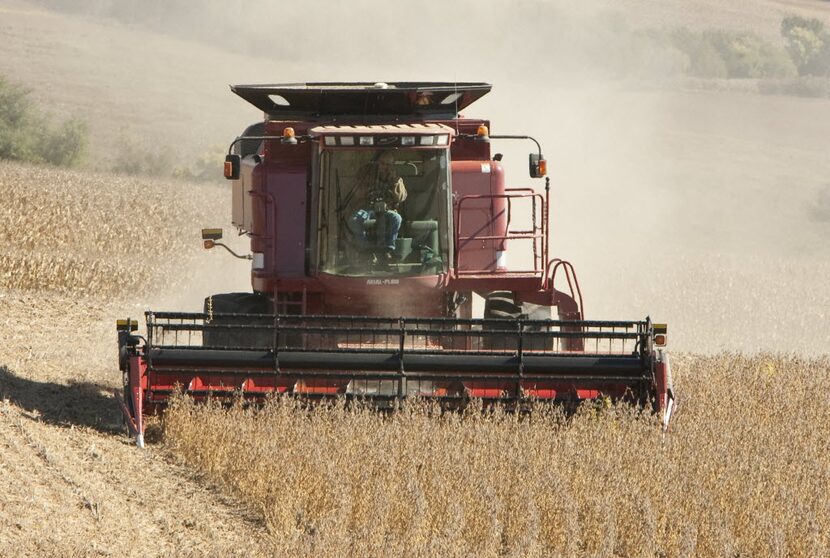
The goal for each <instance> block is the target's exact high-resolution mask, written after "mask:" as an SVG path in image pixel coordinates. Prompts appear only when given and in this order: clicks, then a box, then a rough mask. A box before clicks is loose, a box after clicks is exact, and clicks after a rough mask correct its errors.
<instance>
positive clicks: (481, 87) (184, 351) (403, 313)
mask: <svg viewBox="0 0 830 558" xmlns="http://www.w3.org/2000/svg"><path fill="white" fill-rule="evenodd" d="M490 88H491V86H490V85H489V84H485V83H423V82H413V83H374V84H372V83H310V84H286V85H239V86H235V87H232V88H231V90H232V91H233V92H234V93H236V94H237V95H239V96H240V97H242V98H243V99H245V100H246V101H248V102H249V103H251V104H253V105H254V106H256V107H257V108H259V109H261V110H262V111H263V112H264V113H265V118H264V121H263V122H259V123H256V124H254V125H252V126H250V127H248V128H247V129H246V130H245V132H244V133H243V135H242V136H240V137H238V138H236V139H235V140H234V141H233V142H232V144H231V147H230V149H229V154H228V156H227V158H226V161H225V176H226V178H228V179H231V180H232V181H233V183H232V184H233V186H232V200H233V201H232V207H233V224H234V225H235V226H236V227H237V229H238V231H239V233H240V234H246V235H247V236H248V237H249V238H250V241H251V253H250V254H247V255H242V256H239V255H237V257H242V258H247V259H249V260H250V261H251V265H252V269H251V279H252V285H253V289H252V291H253V292H250V293H229V294H217V295H214V296H211V297H209V298H208V299H206V300H205V306H204V312H201V313H184V312H153V311H149V312H147V313H146V321H147V329H146V337H141V336H138V335H136V334H134V333H133V332H135V331H136V330H137V327H138V324H137V322H136V321H134V320H121V321H119V326H118V330H119V336H118V339H119V349H120V367H121V370H122V372H123V374H124V394H123V397H120V396H119V402H120V404H121V407H122V410H123V412H124V416H125V418H126V421H127V424H128V426H129V428H130V430H131V432H132V434H133V435H135V437H136V441H137V443H138V444H139V445H143V433H144V416H145V415H146V414H148V413H154V412H157V411H158V410H160V409H161V408H163V406H164V405H165V403H166V402H167V400H168V398H169V396H170V395H171V394H172V393H173V392H174V390H176V389H181V390H182V391H184V392H185V393H188V394H190V395H191V396H192V397H193V398H195V399H201V398H207V397H220V398H221V397H232V396H236V395H237V394H241V395H242V396H243V397H245V398H247V399H252V400H256V399H261V398H264V397H265V396H268V395H270V394H290V395H293V396H297V397H304V398H310V399H314V398H318V399H320V398H332V397H346V398H359V399H365V400H370V401H372V402H375V403H376V404H377V405H378V406H387V405H392V404H394V402H395V401H396V400H400V399H403V398H407V397H425V398H436V399H438V400H440V401H441V402H442V404H446V405H447V406H460V405H463V403H464V402H465V401H467V400H469V399H471V398H481V399H483V400H485V402H487V403H502V404H506V405H511V406H521V405H522V404H523V402H527V401H529V400H548V401H566V402H579V401H583V400H587V399H595V398H599V397H610V398H613V399H623V400H630V401H632V402H637V403H639V404H642V405H652V406H653V407H654V410H655V411H656V412H659V413H661V415H662V419H663V423H664V425H667V424H668V421H669V419H670V417H671V412H672V408H673V403H674V398H673V394H672V385H671V372H670V368H669V361H668V355H667V354H666V353H665V352H664V350H663V349H662V347H663V346H665V343H666V326H665V325H658V324H653V323H652V322H651V321H650V320H649V319H645V320H643V321H587V320H585V319H584V317H583V307H582V295H581V292H580V289H579V283H578V282H577V279H576V274H575V272H574V269H573V267H572V266H571V264H570V263H568V262H567V261H563V260H560V259H557V258H551V257H550V254H549V246H548V238H549V228H548V227H549V225H548V223H549V211H550V182H549V179H548V178H546V179H545V184H544V189H543V190H542V189H539V190H542V191H541V192H540V191H539V190H536V189H533V188H528V187H520V188H508V187H507V184H506V179H505V174H504V170H503V168H502V164H501V155H500V154H495V155H494V154H493V153H491V145H492V142H494V141H497V140H499V141H500V140H521V139H524V140H530V141H532V142H533V143H534V144H535V150H534V152H533V153H531V155H530V158H529V167H530V176H531V177H533V178H542V177H545V175H546V162H545V160H544V158H543V157H542V153H541V148H540V146H539V143H538V142H536V140H534V139H533V138H530V137H528V136H516V135H491V134H490V132H489V128H490V123H489V121H487V120H480V119H474V118H464V117H462V116H461V115H460V114H459V111H461V110H464V109H465V108H466V107H468V106H469V105H470V104H471V103H473V102H474V101H476V100H477V99H479V98H480V97H482V96H483V95H485V94H486V93H488V92H489V91H490ZM202 236H203V239H204V244H205V247H206V248H213V247H215V246H221V247H224V248H225V249H227V250H228V251H229V252H231V253H233V252H232V251H231V250H230V248H228V247H227V246H225V245H224V244H222V242H221V241H220V240H221V238H222V231H221V229H204V230H203V231H202ZM508 253H510V254H512V256H513V257H514V258H515V257H517V256H519V257H522V256H524V257H525V258H526V263H525V265H523V266H520V268H518V269H517V268H516V267H510V266H508V258H507V256H508ZM234 255H236V254H234ZM557 279H558V280H559V282H560V283H562V284H563V285H566V287H565V290H558V289H557V288H556V284H557V283H556V281H557ZM474 293H475V294H478V295H480V296H481V297H483V299H484V316H483V318H479V319H475V318H473V310H472V309H473V304H472V300H473V294H474ZM554 307H555V308H556V310H557V318H558V319H555V320H552V319H551V308H554Z"/></svg>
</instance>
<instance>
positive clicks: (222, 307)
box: [202, 293, 274, 349]
mask: <svg viewBox="0 0 830 558" xmlns="http://www.w3.org/2000/svg"><path fill="white" fill-rule="evenodd" d="M204 311H205V314H207V317H206V318H205V325H235V324H237V325H270V324H272V323H273V318H271V315H272V314H273V305H272V303H271V299H269V298H268V297H267V296H264V295H261V294H259V293H223V294H217V295H212V296H209V297H207V298H206V299H205V306H204ZM228 314H265V315H267V316H264V317H262V318H251V317H244V316H229V315H228ZM273 344H274V339H273V333H272V332H271V331H269V330H252V329H247V328H216V329H214V328H205V331H204V333H203V334H202V345H203V346H205V347H236V348H246V349H247V348H266V347H271V346H272V345H273Z"/></svg>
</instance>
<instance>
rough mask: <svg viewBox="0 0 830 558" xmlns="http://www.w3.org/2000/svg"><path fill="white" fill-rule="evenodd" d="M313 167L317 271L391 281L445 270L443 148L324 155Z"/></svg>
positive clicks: (327, 152)
mask: <svg viewBox="0 0 830 558" xmlns="http://www.w3.org/2000/svg"><path fill="white" fill-rule="evenodd" d="M320 161H321V167H320V170H321V172H320V198H319V199H320V205H319V211H320V213H319V223H320V227H319V260H318V261H319V269H320V271H322V272H324V273H331V274H335V275H349V276H391V275H435V274H439V273H443V272H445V271H446V270H447V265H448V261H449V253H448V244H449V243H448V233H449V217H448V215H449V203H450V199H449V195H448V192H449V184H448V177H449V174H448V164H447V149H372V148H369V149H359V150H357V149H354V150H325V151H323V153H322V155H321V159H320Z"/></svg>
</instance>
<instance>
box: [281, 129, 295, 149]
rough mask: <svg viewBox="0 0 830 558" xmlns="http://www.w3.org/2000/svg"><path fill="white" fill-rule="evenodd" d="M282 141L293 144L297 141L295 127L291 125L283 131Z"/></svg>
mask: <svg viewBox="0 0 830 558" xmlns="http://www.w3.org/2000/svg"><path fill="white" fill-rule="evenodd" d="M282 142H283V143H290V144H292V145H293V144H295V143H297V138H296V135H295V134H294V128H292V127H290V126H289V127H287V128H285V129H284V130H283V131H282Z"/></svg>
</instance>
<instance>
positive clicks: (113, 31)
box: [0, 0, 830, 352]
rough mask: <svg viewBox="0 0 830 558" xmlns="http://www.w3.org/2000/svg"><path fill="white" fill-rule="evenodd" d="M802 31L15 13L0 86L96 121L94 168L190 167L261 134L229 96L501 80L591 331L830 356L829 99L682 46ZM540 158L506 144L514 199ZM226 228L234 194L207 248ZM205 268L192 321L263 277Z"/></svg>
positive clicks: (328, 16) (391, 14)
mask: <svg viewBox="0 0 830 558" xmlns="http://www.w3.org/2000/svg"><path fill="white" fill-rule="evenodd" d="M789 14H800V15H803V16H805V17H816V18H819V19H820V20H822V21H824V22H825V23H830V3H827V2H822V1H818V0H816V1H806V0H805V1H733V2H729V3H723V2H715V1H709V0H697V1H695V2H684V1H680V0H678V1H667V2H660V3H651V2H643V1H633V0H630V1H624V2H610V1H607V2H600V1H597V2H579V3H572V2H559V1H553V0H551V1H542V0H524V1H518V2H517V1H512V2H508V1H500V0H487V1H472V0H464V1H458V2H453V3H447V2H438V1H434V0H425V1H421V2H417V3H415V2H396V3H390V2H381V1H366V0H360V1H355V2H349V3H338V2H334V1H318V2H314V3H307V4H300V3H296V4H295V3H273V2H250V1H246V2H242V1H241V0H240V1H229V2H218V1H198V2H187V3H183V2H173V3H171V2H161V1H151V2H141V3H133V2H126V1H115V0H109V1H107V0H100V1H79V2H72V3H70V2H67V1H65V0H42V1H34V0H33V1H30V2H24V1H3V2H0V73H2V74H5V75H6V76H7V77H8V78H11V79H14V80H16V81H18V82H21V83H23V84H25V85H26V86H28V87H30V88H31V89H32V95H33V96H34V97H35V98H36V99H37V100H38V101H39V102H41V103H42V104H44V105H45V106H47V107H49V110H50V111H52V112H54V113H55V114H57V115H70V114H74V115H80V116H81V117H83V118H84V119H86V120H87V121H88V123H89V126H90V133H91V135H90V142H91V153H90V157H89V161H88V162H87V164H88V167H89V168H92V169H108V168H109V167H110V166H111V162H112V161H117V160H118V159H119V157H122V158H123V157H124V152H125V149H127V148H125V146H128V147H129V148H130V149H133V148H134V149H141V150H144V151H146V152H149V153H150V154H151V155H153V156H155V157H156V158H161V157H171V158H173V160H174V162H175V161H181V162H186V161H190V160H192V158H194V157H196V156H198V155H199V154H202V153H205V152H206V151H208V150H211V149H214V150H216V149H219V150H221V149H222V148H224V146H226V145H227V143H228V142H229V141H230V140H231V139H232V138H233V137H235V136H236V135H237V134H239V133H240V132H241V131H242V130H243V129H244V127H245V126H246V125H247V124H249V123H250V122H253V121H255V120H258V119H259V118H261V115H260V114H259V113H258V111H256V110H255V109H253V108H252V107H249V106H247V104H246V103H245V102H244V101H242V100H240V99H238V98H236V97H235V96H234V95H232V94H231V93H230V92H229V91H228V88H227V85H228V84H231V83H269V82H270V83H279V82H302V81H337V80H344V81H362V80H366V81H396V80H401V81H403V80H406V81H411V80H432V81H456V80H457V81H487V82H490V83H492V84H493V85H494V88H493V91H492V92H491V93H490V94H489V95H487V96H486V97H485V98H483V99H482V100H481V101H479V102H478V103H476V104H475V105H473V106H472V107H471V108H470V109H469V110H468V113H467V114H468V115H469V116H481V117H487V118H490V119H491V120H492V122H493V124H492V132H493V133H515V134H529V135H532V136H534V137H536V138H537V139H539V140H540V142H541V143H542V147H543V151H544V153H545V155H546V157H547V159H548V161H549V169H550V174H551V177H552V187H553V210H552V242H553V252H554V254H553V255H554V256H558V257H562V258H565V259H569V260H570V261H572V262H573V263H574V265H575V266H576V269H577V273H578V274H579V278H580V281H581V284H582V288H583V293H584V295H585V302H586V310H587V317H588V318H595V319H627V318H630V319H636V318H642V317H644V316H645V315H647V314H650V315H651V316H652V317H653V318H655V319H657V320H659V321H668V322H669V324H670V331H671V333H672V336H671V343H672V345H673V346H674V347H675V348H678V349H683V350H695V351H703V352H708V351H714V350H720V349H736V350H737V349H749V350H754V349H759V348H761V349H771V350H784V351H788V350H799V351H807V352H827V351H828V347H830V327H828V325H830V324H828V316H827V313H828V308H830V287H828V279H829V278H830V243H828V242H827V240H828V237H830V157H828V156H827V153H828V148H830V139H829V138H830V100H828V98H801V97H794V96H784V95H762V94H760V93H759V92H758V91H759V80H758V79H754V78H751V77H747V78H745V79H726V78H707V79H697V78H695V76H692V75H690V73H689V69H688V61H686V60H685V59H684V58H683V56H682V53H678V50H677V49H676V48H673V47H672V46H671V45H670V44H668V43H666V42H665V37H664V35H665V33H668V32H672V31H673V30H677V29H684V30H687V31H689V32H700V31H703V30H709V29H717V30H726V31H730V32H735V33H743V32H748V33H753V34H754V35H755V36H757V37H760V38H761V39H762V40H763V41H767V42H768V43H769V44H771V45H773V46H775V47H776V48H781V45H782V44H783V43H782V38H781V35H780V25H781V20H782V18H783V17H785V16H786V15H789ZM790 71H791V70H789V69H788V68H786V67H782V69H781V70H780V72H781V76H782V77H784V76H786V75H788V74H787V72H790ZM136 146H137V147H136ZM530 147H531V146H530V144H521V143H515V142H511V143H504V144H495V145H494V151H500V152H503V153H504V154H505V158H504V162H505V165H506V167H507V170H508V177H509V182H510V185H511V186H520V185H521V186H525V185H531V184H533V185H535V186H541V183H540V182H539V181H531V180H530V179H529V178H527V175H526V168H527V159H526V158H527V153H528V152H529V150H530ZM159 203H163V200H159ZM229 215H230V196H229V195H228V207H227V213H226V214H222V215H217V216H216V221H215V222H214V223H193V224H192V226H193V229H194V231H198V228H199V227H201V226H203V225H204V226H207V225H214V224H215V225H221V224H226V223H227V221H228V220H229ZM147 241H149V242H152V239H147ZM513 259H514V260H515V259H516V258H515V257H514V258H513ZM203 261H204V266H205V267H204V268H203V269H200V270H199V274H198V282H197V283H194V284H193V285H194V286H193V288H191V289H190V290H189V292H188V297H189V298H188V301H187V302H188V304H197V303H198V302H197V301H198V300H200V298H201V297H203V296H205V295H207V294H210V293H212V292H216V291H221V290H223V289H235V288H245V287H246V286H247V285H248V277H247V266H246V265H245V263H237V262H231V261H229V258H227V257H225V256H224V255H223V254H219V253H211V254H209V255H206V256H205V257H204V258H203ZM183 273H184V271H183ZM161 294H163V293H160V295H161Z"/></svg>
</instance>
